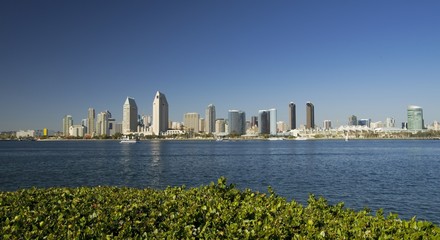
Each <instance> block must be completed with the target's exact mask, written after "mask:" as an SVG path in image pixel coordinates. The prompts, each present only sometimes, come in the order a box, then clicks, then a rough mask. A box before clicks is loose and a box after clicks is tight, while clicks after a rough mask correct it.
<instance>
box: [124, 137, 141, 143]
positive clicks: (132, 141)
mask: <svg viewBox="0 0 440 240" xmlns="http://www.w3.org/2000/svg"><path fill="white" fill-rule="evenodd" d="M138 142H139V139H137V138H135V137H133V138H130V137H129V136H123V137H122V138H121V142H120V143H138Z"/></svg>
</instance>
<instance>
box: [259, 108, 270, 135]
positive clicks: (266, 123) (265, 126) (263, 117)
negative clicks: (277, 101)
mask: <svg viewBox="0 0 440 240" xmlns="http://www.w3.org/2000/svg"><path fill="white" fill-rule="evenodd" d="M258 133H259V134H269V133H270V113H269V112H268V111H267V110H260V111H258Z"/></svg>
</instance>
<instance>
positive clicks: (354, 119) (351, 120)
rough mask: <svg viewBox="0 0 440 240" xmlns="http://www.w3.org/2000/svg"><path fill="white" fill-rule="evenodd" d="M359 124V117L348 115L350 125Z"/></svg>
mask: <svg viewBox="0 0 440 240" xmlns="http://www.w3.org/2000/svg"><path fill="white" fill-rule="evenodd" d="M357 125H358V119H357V117H356V116H355V115H351V116H350V117H348V126H357Z"/></svg>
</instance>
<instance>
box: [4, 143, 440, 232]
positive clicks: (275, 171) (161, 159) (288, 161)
mask: <svg viewBox="0 0 440 240" xmlns="http://www.w3.org/2000/svg"><path fill="white" fill-rule="evenodd" d="M439 170H440V141H421V140H418V141H417V140H415V141H410V140H406V141H397V140H393V141H387V140H377V141H376V140H374V141H373V140H366V141H349V142H344V141H236V142H209V141H145V142H141V143H139V144H120V143H119V142H117V141H68V142H63V141H60V142H0V190H1V191H12V190H17V189H20V188H28V187H32V186H36V187H54V186H68V187H77V186H97V185H101V186H104V185H112V186H129V187H137V188H146V187H153V188H161V189H162V188H165V187H167V186H181V185H186V186H188V187H193V186H200V185H206V184H209V183H210V182H213V181H214V182H216V181H217V179H218V178H219V177H220V176H225V177H227V179H228V182H229V183H234V184H236V185H237V187H239V188H242V189H244V188H250V189H252V190H255V191H260V192H267V187H268V186H272V188H273V189H274V190H275V192H276V193H277V194H278V195H281V196H283V197H286V198H287V199H289V200H292V199H294V200H296V201H298V202H301V203H303V204H305V203H306V201H307V198H308V195H309V193H313V194H315V195H316V196H323V197H325V198H326V199H327V200H328V201H329V202H330V203H331V204H336V203H338V202H341V201H342V202H345V206H346V207H349V208H353V209H356V210H359V209H362V208H364V207H368V208H370V209H372V210H373V211H376V210H377V209H379V208H383V209H384V210H385V212H386V213H388V212H393V213H397V214H399V216H400V217H401V218H404V219H409V218H411V217H413V216H417V218H418V219H420V220H422V219H423V220H428V221H432V222H434V223H437V224H439V223H440V201H439V200H440V174H439Z"/></svg>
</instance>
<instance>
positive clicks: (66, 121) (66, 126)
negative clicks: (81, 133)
mask: <svg viewBox="0 0 440 240" xmlns="http://www.w3.org/2000/svg"><path fill="white" fill-rule="evenodd" d="M72 125H73V118H72V116H71V115H66V116H64V118H63V135H64V136H65V137H68V136H70V132H69V130H70V127H71V126H72Z"/></svg>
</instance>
